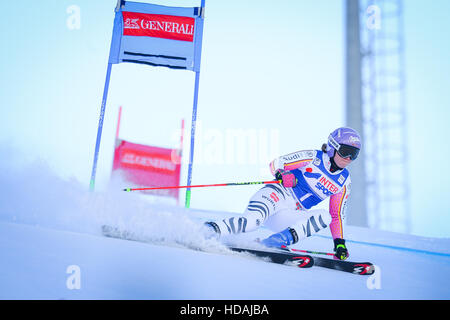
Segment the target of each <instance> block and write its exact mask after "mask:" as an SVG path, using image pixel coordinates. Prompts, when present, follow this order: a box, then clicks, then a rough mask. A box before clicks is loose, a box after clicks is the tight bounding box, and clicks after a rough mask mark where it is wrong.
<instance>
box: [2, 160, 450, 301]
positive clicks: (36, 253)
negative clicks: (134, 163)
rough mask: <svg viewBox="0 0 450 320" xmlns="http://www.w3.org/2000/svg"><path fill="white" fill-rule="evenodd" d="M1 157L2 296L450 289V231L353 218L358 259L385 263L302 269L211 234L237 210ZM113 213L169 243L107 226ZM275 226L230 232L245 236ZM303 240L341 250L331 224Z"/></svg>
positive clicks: (288, 295)
mask: <svg viewBox="0 0 450 320" xmlns="http://www.w3.org/2000/svg"><path fill="white" fill-rule="evenodd" d="M1 169H2V170H0V183H1V186H2V190H1V192H0V270H1V272H0V299H152V300H154V299H157V300H166V299H175V300H185V299H187V300H197V299H199V300H205V299H213V300H215V299H221V300H242V299H245V300H272V299H275V300H310V299H445V300H447V299H449V298H450V277H449V276H448V275H449V274H450V239H437V238H424V237H418V236H412V235H404V234H397V233H391V232H383V231H379V230H371V229H366V228H358V227H352V226H347V227H346V229H345V232H346V238H347V239H348V242H347V243H348V247H349V251H350V259H351V260H354V261H361V262H363V261H370V262H372V263H374V264H375V265H376V266H377V269H376V270H377V271H376V273H375V275H373V276H370V277H369V276H360V275H353V274H348V273H344V272H340V271H334V270H329V269H324V268H319V267H313V268H310V269H299V268H296V267H293V266H287V265H277V264H273V263H268V262H265V261H262V260H260V259H258V258H254V257H251V256H247V255H244V254H239V253H225V254H224V253H223V251H224V247H223V245H222V244H221V243H220V242H217V241H216V240H205V239H204V237H203V236H202V228H203V227H202V221H204V220H205V219H210V218H218V217H226V216H231V215H235V214H236V213H226V212H217V211H210V212H209V211H200V210H195V209H190V210H187V209H184V208H181V207H177V206H173V205H168V204H162V203H159V202H157V201H156V202H155V201H153V202H150V201H149V200H148V199H146V198H143V196H142V195H139V194H136V193H126V192H122V191H120V188H118V187H117V186H115V187H111V188H110V189H108V190H103V191H97V192H94V193H93V192H89V191H88V190H86V188H85V187H84V186H81V185H80V184H79V183H78V182H76V181H66V180H63V179H60V178H59V177H57V176H56V175H54V174H53V173H52V172H51V170H49V169H48V168H47V167H46V165H44V164H33V165H29V166H26V167H22V168H20V169H19V168H13V167H5V165H4V164H2V168H1ZM219 194H220V190H219V189H218V195H219ZM250 196H251V194H249V197H250ZM103 224H108V225H114V226H117V227H119V228H121V229H123V230H130V231H133V232H134V234H135V235H136V236H138V237H139V238H140V239H150V240H152V241H160V242H163V243H164V245H155V244H150V243H143V242H136V241H126V240H119V239H113V238H107V237H104V236H102V234H101V226H102V225H103ZM271 232H272V231H271V230H269V229H261V230H259V231H257V232H254V233H248V234H245V235H242V236H239V237H235V238H228V239H225V240H226V241H232V242H234V243H240V244H244V245H245V244H248V243H249V241H250V240H253V239H254V238H257V237H261V238H262V237H265V236H267V235H269V234H270V233H271ZM180 242H182V243H184V244H188V245H190V246H194V247H198V248H202V249H204V250H206V251H207V252H203V251H198V250H197V251H196V250H190V249H186V248H183V247H181V246H179V245H177V244H176V243H180ZM296 247H297V248H303V249H310V250H321V251H330V250H331V248H332V240H331V239H330V237H329V235H328V230H325V232H323V233H321V234H319V235H317V236H314V237H311V238H309V239H307V240H305V241H303V242H301V243H300V244H297V245H296Z"/></svg>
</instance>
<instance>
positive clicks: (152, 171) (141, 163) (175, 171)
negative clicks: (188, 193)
mask: <svg viewBox="0 0 450 320" xmlns="http://www.w3.org/2000/svg"><path fill="white" fill-rule="evenodd" d="M115 171H120V173H121V175H122V177H123V178H124V179H125V180H127V181H128V182H129V183H130V185H131V186H136V187H138V186H140V187H168V186H178V185H180V172H181V161H180V155H179V150H178V149H168V148H161V147H154V146H146V145H142V144H136V143H131V142H128V141H125V140H117V141H116V148H115V150H114V162H113V172H115ZM145 193H151V194H156V195H161V196H168V197H173V198H175V199H178V196H179V189H164V190H150V191H145Z"/></svg>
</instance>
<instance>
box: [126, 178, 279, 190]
mask: <svg viewBox="0 0 450 320" xmlns="http://www.w3.org/2000/svg"><path fill="white" fill-rule="evenodd" d="M279 183H281V180H271V181H254V182H231V183H216V184H198V185H193V186H171V187H144V188H125V189H123V191H143V190H161V189H182V188H204V187H228V186H245V185H254V184H279Z"/></svg>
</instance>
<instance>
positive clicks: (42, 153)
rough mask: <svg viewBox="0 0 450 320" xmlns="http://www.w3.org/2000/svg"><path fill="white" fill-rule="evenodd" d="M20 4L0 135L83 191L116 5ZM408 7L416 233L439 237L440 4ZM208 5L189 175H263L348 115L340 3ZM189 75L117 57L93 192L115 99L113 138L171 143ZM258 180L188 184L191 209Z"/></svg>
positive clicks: (189, 89)
mask: <svg viewBox="0 0 450 320" xmlns="http://www.w3.org/2000/svg"><path fill="white" fill-rule="evenodd" d="M22 3H23V4H21V3H18V2H13V1H10V2H7V3H5V4H3V9H4V12H8V15H5V16H4V17H3V19H2V20H1V21H0V27H1V38H2V43H3V46H2V49H3V50H1V52H0V70H1V77H0V92H1V97H2V99H1V112H2V117H1V119H0V143H1V144H2V145H10V146H12V147H13V148H15V149H17V150H18V151H19V152H22V153H24V154H25V155H26V157H27V158H29V160H32V159H36V158H39V159H43V160H45V161H46V162H48V164H49V165H50V166H51V167H52V168H53V169H54V170H55V172H56V173H57V174H59V175H61V176H62V177H64V178H75V179H77V180H79V181H80V182H81V183H84V184H86V186H88V184H89V178H90V173H91V166H92V160H93V153H94V145H95V138H96V133H97V124H98V116H99V109H100V103H101V96H102V92H103V84H104V80H105V74H106V66H107V57H108V51H109V45H110V40H111V32H112V23H113V17H114V7H115V4H116V1H114V0H103V1H86V0H83V1H81V0H80V1H77V0H71V1H50V0H47V1H39V2H35V1H26V2H22ZM153 3H156V4H166V5H181V6H190V5H192V6H194V5H198V3H200V1H181V0H179V1H153ZM255 3H257V6H255ZM404 3H405V12H404V13H405V41H406V56H405V58H406V68H407V69H406V76H407V105H408V124H409V128H408V131H409V140H408V141H407V143H408V144H409V149H410V164H409V166H410V172H411V175H410V182H411V190H412V193H411V202H412V203H411V204H412V206H411V208H412V210H413V212H412V217H413V232H414V233H416V234H421V235H430V236H446V237H449V236H450V227H449V224H450V208H449V205H448V204H447V203H446V196H448V191H447V190H446V187H445V186H446V175H445V169H444V168H445V165H446V161H447V159H449V158H450V151H449V149H448V148H445V147H443V145H444V144H445V143H446V141H447V140H448V137H449V134H448V131H447V127H448V126H447V121H448V120H447V119H449V118H450V111H449V106H450V96H449V90H448V88H449V87H450V86H449V85H450V61H449V56H450V44H449V42H448V41H445V38H446V35H447V34H448V32H449V31H450V22H449V21H448V19H447V18H446V16H445V14H446V12H449V11H450V2H448V1H446V0H435V1H433V2H431V3H429V4H428V5H427V6H424V5H423V2H421V1H418V0H408V1H404ZM71 6H76V7H77V8H79V9H80V28H75V29H70V28H69V27H68V25H67V22H68V19H70V17H71V16H72V14H73V13H72V12H70V11H69V12H68V11H67V10H68V8H70V7H71ZM206 7H207V9H206V21H205V28H204V43H203V52H202V68H201V70H202V71H201V79H200V93H199V106H198V120H199V124H198V126H199V127H198V128H197V143H196V155H195V157H196V158H195V161H196V162H195V164H194V174H193V181H192V182H193V183H194V184H197V183H219V182H233V181H252V180H263V179H267V178H271V177H270V173H269V171H268V169H267V168H268V167H267V162H268V161H270V160H271V158H273V157H276V156H278V155H280V154H285V153H289V152H292V151H295V150H299V149H310V148H319V147H320V145H321V144H322V143H323V142H325V140H326V137H327V136H328V134H329V132H330V131H332V130H333V129H334V128H335V127H338V126H341V125H344V124H345V123H344V119H345V117H344V94H343V92H344V83H343V80H344V65H343V62H344V47H343V39H344V29H343V28H344V21H343V2H342V1H337V0H328V1H312V0H308V1H307V0H301V1H293V0H292V1H276V2H275V1H258V2H255V1H237V0H236V1H234V0H230V1H206ZM193 83H194V74H193V73H192V72H188V71H174V70H167V69H161V68H150V67H148V68H146V67H142V66H140V65H131V64H121V65H115V66H113V71H112V78H111V84H110V94H109V96H108V104H107V108H106V115H105V125H104V131H103V137H102V145H101V151H100V159H99V164H98V175H97V181H98V182H97V185H98V188H99V189H102V187H104V186H105V185H106V184H107V182H108V179H109V172H110V170H111V165H112V154H113V142H114V134H115V126H116V120H117V113H118V107H119V106H120V105H122V106H123V107H124V110H123V118H122V127H121V134H120V135H121V137H122V138H124V139H127V140H130V141H133V142H138V143H146V144H154V145H160V146H168V147H176V146H177V145H178V130H179V127H180V121H181V119H182V118H184V119H185V120H186V131H185V134H186V135H187V134H188V133H189V132H190V119H191V111H192V99H193ZM236 134H243V136H244V137H249V138H248V139H256V144H255V145H256V147H254V148H253V149H252V148H249V147H248V145H250V143H249V141H253V140H248V141H247V140H245V139H244V142H243V145H241V146H237V145H236V143H237V142H234V143H233V140H232V139H233V135H236ZM188 140H189V136H187V137H186V139H185V142H186V143H185V149H184V155H185V159H186V158H187V156H188V153H189V150H188V145H189V144H188V143H189V141H188ZM230 141H231V142H230ZM241 142H242V141H241ZM245 143H247V144H248V145H246V144H245ZM242 147H243V148H242ZM241 149H242V150H241ZM429 163H432V168H433V169H431V170H430V169H429V166H430V165H429ZM440 168H442V169H440ZM185 181H186V170H183V176H182V183H184V182H185ZM256 189H257V187H237V188H236V189H234V188H221V189H203V190H195V191H193V195H192V202H191V207H193V208H201V209H217V210H231V211H236V212H242V211H243V209H244V208H245V205H246V204H247V200H248V198H249V197H250V196H251V194H252V193H253V192H254V191H256Z"/></svg>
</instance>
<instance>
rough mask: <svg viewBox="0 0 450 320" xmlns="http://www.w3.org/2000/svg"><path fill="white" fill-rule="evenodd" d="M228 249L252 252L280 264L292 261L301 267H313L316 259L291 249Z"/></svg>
mask: <svg viewBox="0 0 450 320" xmlns="http://www.w3.org/2000/svg"><path fill="white" fill-rule="evenodd" d="M227 247H228V249H230V250H232V251H236V252H244V253H250V254H252V255H255V256H257V257H260V258H269V259H270V261H271V262H273V263H278V264H285V263H292V264H294V265H295V266H297V267H299V268H311V267H312V266H313V265H314V259H313V257H311V256H310V255H305V254H296V253H292V252H289V251H286V252H284V251H281V252H279V251H269V250H258V249H250V248H240V247H230V246H227Z"/></svg>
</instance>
